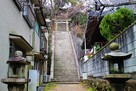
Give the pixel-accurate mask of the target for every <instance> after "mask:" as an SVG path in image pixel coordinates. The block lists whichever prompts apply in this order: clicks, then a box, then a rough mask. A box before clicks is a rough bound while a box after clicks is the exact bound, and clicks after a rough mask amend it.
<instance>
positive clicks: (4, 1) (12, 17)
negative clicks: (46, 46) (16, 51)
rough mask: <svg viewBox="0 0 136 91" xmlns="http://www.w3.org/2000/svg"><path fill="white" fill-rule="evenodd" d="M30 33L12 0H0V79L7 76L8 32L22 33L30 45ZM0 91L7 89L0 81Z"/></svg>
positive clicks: (30, 30) (31, 31)
mask: <svg viewBox="0 0 136 91" xmlns="http://www.w3.org/2000/svg"><path fill="white" fill-rule="evenodd" d="M32 33H33V30H32V29H30V27H29V26H28V24H27V23H26V21H25V20H24V18H23V16H22V14H21V12H20V11H19V10H18V8H17V7H16V5H15V4H14V2H13V0H1V1H0V79H2V78H6V77H7V70H8V65H7V64H6V61H7V60H8V59H9V34H17V35H22V36H23V37H24V38H25V40H26V41H27V42H28V43H30V45H32ZM36 38H37V37H36ZM36 41H39V40H36ZM36 43H37V42H36ZM38 43H39V42H38ZM39 44H40V43H39ZM36 46H37V45H36ZM38 47H39V45H38ZM37 50H38V49H37ZM0 91H7V85H5V84H3V83H2V82H1V81H0Z"/></svg>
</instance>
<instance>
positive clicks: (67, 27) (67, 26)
mask: <svg viewBox="0 0 136 91" xmlns="http://www.w3.org/2000/svg"><path fill="white" fill-rule="evenodd" d="M68 23H69V22H68V21H66V29H67V31H69V25H68Z"/></svg>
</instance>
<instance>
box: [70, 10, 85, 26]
mask: <svg viewBox="0 0 136 91" xmlns="http://www.w3.org/2000/svg"><path fill="white" fill-rule="evenodd" d="M86 19H87V16H86V14H83V13H81V12H79V13H77V14H76V15H75V16H73V17H72V22H73V23H74V24H77V25H80V26H81V27H83V28H85V26H86Z"/></svg>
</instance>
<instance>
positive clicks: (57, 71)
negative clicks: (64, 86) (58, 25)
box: [53, 31, 79, 82]
mask: <svg viewBox="0 0 136 91" xmlns="http://www.w3.org/2000/svg"><path fill="white" fill-rule="evenodd" d="M69 34H70V33H69V32H63V31H62V32H60V31H57V32H55V33H54V40H55V42H54V53H55V54H54V58H55V60H54V78H53V81H56V82H78V81H79V79H78V73H77V68H76V64H75V58H74V53H73V47H72V43H71V39H70V35H69Z"/></svg>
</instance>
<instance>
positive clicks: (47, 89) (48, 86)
mask: <svg viewBox="0 0 136 91" xmlns="http://www.w3.org/2000/svg"><path fill="white" fill-rule="evenodd" d="M54 87H56V84H55V83H53V82H50V83H47V84H46V85H45V88H44V91H49V90H50V89H52V88H54Z"/></svg>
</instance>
